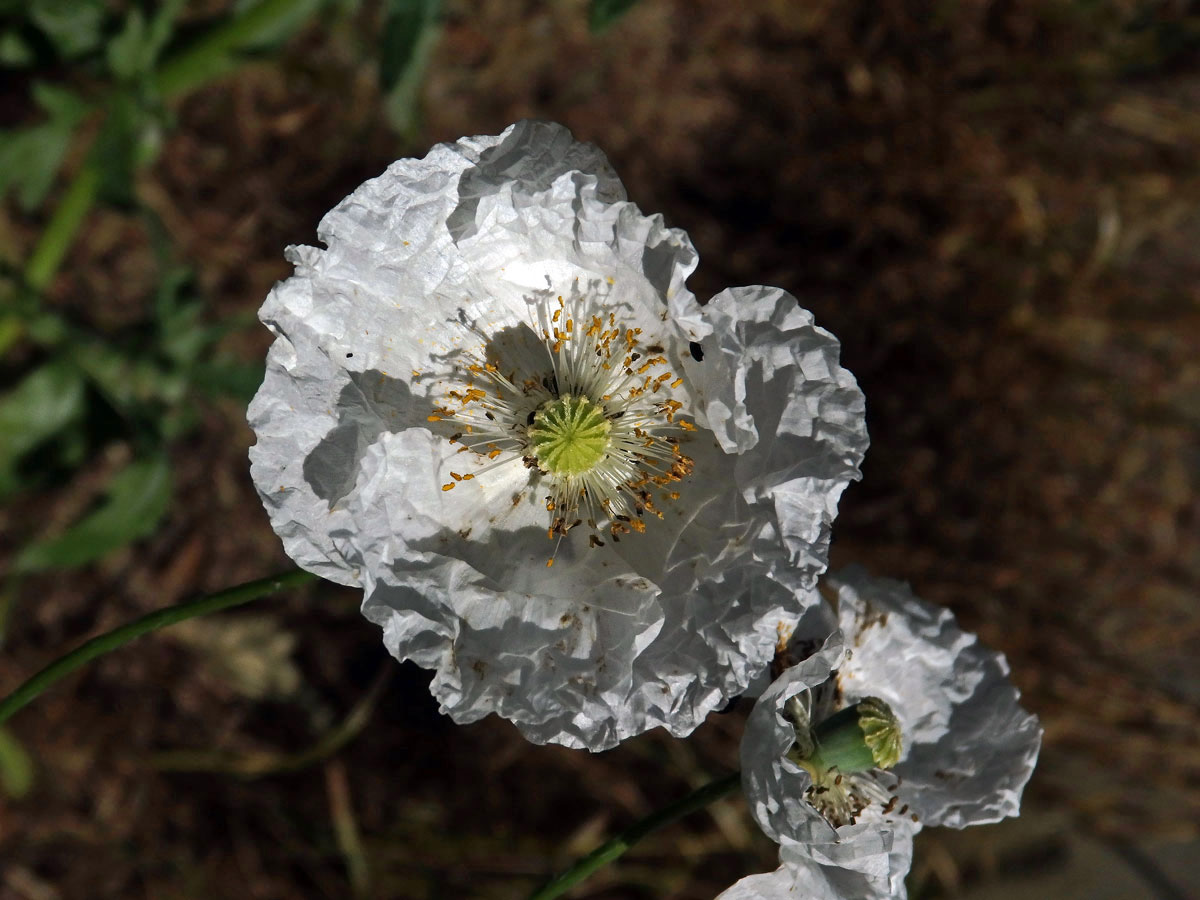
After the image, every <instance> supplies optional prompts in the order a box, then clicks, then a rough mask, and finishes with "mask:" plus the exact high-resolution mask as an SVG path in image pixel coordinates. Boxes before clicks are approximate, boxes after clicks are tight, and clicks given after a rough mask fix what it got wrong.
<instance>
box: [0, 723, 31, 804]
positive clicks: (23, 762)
mask: <svg viewBox="0 0 1200 900" xmlns="http://www.w3.org/2000/svg"><path fill="white" fill-rule="evenodd" d="M0 787H2V788H3V789H4V793H6V794H8V796H10V797H12V798H13V799H14V800H19V799H21V798H22V797H24V796H25V795H26V794H28V793H29V791H30V789H31V788H32V787H33V760H31V759H30V758H29V754H28V753H26V752H25V748H24V747H22V746H21V745H20V744H19V743H17V739H16V738H15V737H13V736H12V735H11V734H9V733H8V731H7V730H6V729H4V728H0Z"/></svg>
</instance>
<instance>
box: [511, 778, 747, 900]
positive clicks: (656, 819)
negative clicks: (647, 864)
mask: <svg viewBox="0 0 1200 900" xmlns="http://www.w3.org/2000/svg"><path fill="white" fill-rule="evenodd" d="M741 783H742V773H741V772H734V773H732V774H730V775H726V776H725V777H724V778H718V779H717V780H716V781H710V782H709V783H708V784H706V785H704V787H701V788H697V789H696V790H695V791H693V792H692V793H690V794H688V795H687V796H686V797H684V798H683V799H681V800H676V801H675V802H674V803H672V804H671V805H670V806H664V807H663V808H662V809H660V810H657V811H656V812H653V813H651V814H650V815H648V816H646V818H644V819H642V820H641V821H639V822H635V823H634V824H632V825H630V826H629V827H628V828H626V829H625V830H624V831H622V832H621V833H620V834H619V835H617V836H616V837H615V838H613V839H612V840H611V841H609V842H608V843H606V844H603V845H601V846H600V847H597V848H596V849H595V850H593V851H592V852H591V853H589V854H588V855H587V856H585V857H583V858H582V859H580V860H579V861H577V862H576V863H575V865H573V866H571V868H569V869H567V871H565V872H563V873H562V874H561V875H559V876H558V877H557V878H555V879H554V880H553V881H550V882H548V883H546V884H545V885H543V886H542V887H541V888H539V889H538V890H536V891H535V892H534V893H532V894H530V895H529V900H551V898H553V897H559V896H561V895H562V894H563V893H564V892H566V891H568V890H570V889H571V888H572V887H574V886H575V885H577V884H579V882H581V881H583V880H584V879H585V878H587V877H588V876H589V875H591V874H592V873H593V872H595V871H596V870H597V869H599V868H600V867H601V866H604V865H607V864H608V863H610V862H612V861H613V860H614V859H616V858H617V857H619V856H620V855H621V854H623V853H624V852H625V851H626V850H628V849H629V848H630V847H632V846H633V845H634V844H636V843H637V842H638V841H640V840H641V839H642V838H644V837H646V836H647V835H648V834H651V833H652V832H654V831H657V830H658V829H660V828H662V827H664V826H666V825H670V824H671V823H672V822H675V821H678V820H679V819H682V818H683V817H684V816H686V815H687V814H688V813H691V812H695V811H696V810H698V809H703V808H704V807H706V806H708V805H709V804H710V803H712V802H714V801H715V800H719V799H721V798H722V797H724V796H725V795H726V794H729V793H732V792H733V791H735V790H736V789H737V788H738V787H739V786H740V785H741Z"/></svg>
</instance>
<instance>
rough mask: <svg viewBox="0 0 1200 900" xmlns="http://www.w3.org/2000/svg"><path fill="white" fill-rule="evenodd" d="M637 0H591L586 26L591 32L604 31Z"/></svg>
mask: <svg viewBox="0 0 1200 900" xmlns="http://www.w3.org/2000/svg"><path fill="white" fill-rule="evenodd" d="M637 2H638V0H592V3H591V6H590V7H588V26H589V27H590V28H591V29H592V31H593V32H599V31H604V29H606V28H608V27H609V26H610V25H612V24H613V23H614V22H616V21H617V19H619V18H621V16H623V15H625V13H627V12H629V10H631V9H632V8H633V7H634V6H635V5H636V4H637Z"/></svg>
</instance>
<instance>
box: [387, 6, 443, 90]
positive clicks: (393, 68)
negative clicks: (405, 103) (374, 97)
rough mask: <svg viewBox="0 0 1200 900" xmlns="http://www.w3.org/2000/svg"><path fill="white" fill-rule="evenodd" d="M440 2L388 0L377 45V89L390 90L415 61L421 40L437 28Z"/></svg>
mask: <svg viewBox="0 0 1200 900" xmlns="http://www.w3.org/2000/svg"><path fill="white" fill-rule="evenodd" d="M441 5H442V4H441V0H389V2H388V4H387V13H386V14H385V17H384V21H383V38H382V40H381V41H380V46H379V86H380V87H381V88H383V90H384V91H385V92H387V91H390V90H391V89H392V88H393V87H395V86H396V83H397V82H398V81H400V79H401V78H403V77H404V76H405V75H406V74H407V73H408V71H409V70H410V69H411V68H412V66H413V63H414V62H415V61H416V57H417V49H418V47H419V46H420V44H421V38H422V37H423V36H424V34H425V32H426V31H427V30H428V29H430V28H436V27H437V17H438V12H439V10H440V8H441Z"/></svg>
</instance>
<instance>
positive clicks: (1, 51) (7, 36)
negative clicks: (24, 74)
mask: <svg viewBox="0 0 1200 900" xmlns="http://www.w3.org/2000/svg"><path fill="white" fill-rule="evenodd" d="M36 60H37V54H36V53H34V52H33V48H32V47H30V46H29V42H28V41H26V40H25V38H23V37H22V36H21V34H20V33H19V32H18V31H16V30H15V29H13V30H7V31H2V32H0V66H4V67H6V68H11V69H24V68H26V67H27V66H31V65H33V63H34V62H35V61H36Z"/></svg>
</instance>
